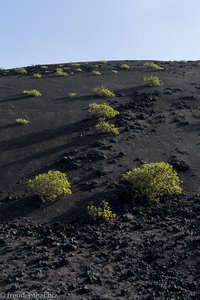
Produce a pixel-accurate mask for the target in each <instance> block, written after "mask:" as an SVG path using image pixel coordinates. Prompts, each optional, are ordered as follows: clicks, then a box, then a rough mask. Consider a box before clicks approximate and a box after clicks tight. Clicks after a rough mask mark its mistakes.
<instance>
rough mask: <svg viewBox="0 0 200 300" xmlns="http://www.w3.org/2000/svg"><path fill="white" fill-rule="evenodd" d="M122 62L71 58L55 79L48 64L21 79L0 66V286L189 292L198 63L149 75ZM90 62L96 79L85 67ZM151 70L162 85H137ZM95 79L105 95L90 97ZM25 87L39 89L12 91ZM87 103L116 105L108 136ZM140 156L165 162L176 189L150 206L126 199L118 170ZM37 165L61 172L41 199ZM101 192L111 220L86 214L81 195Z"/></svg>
mask: <svg viewBox="0 0 200 300" xmlns="http://www.w3.org/2000/svg"><path fill="white" fill-rule="evenodd" d="M122 63H124V62H120V61H117V62H107V63H103V62H99V63H96V62H95V63H87V64H86V63H82V64H81V66H80V67H81V68H82V72H77V71H76V69H77V67H76V66H74V65H71V64H63V66H64V68H65V67H68V68H69V69H70V71H73V72H74V74H71V75H69V76H67V77H55V76H54V72H55V68H56V67H58V65H49V66H48V69H47V70H45V69H42V68H41V66H32V67H28V68H27V70H28V75H16V74H15V72H14V71H13V70H9V71H7V72H5V71H0V178H1V179H0V255H1V258H0V292H4V293H9V292H10V293H13V294H17V293H18V294H19V293H23V292H37V293H42V292H45V291H49V292H50V293H51V292H53V293H55V294H56V295H57V299H59V300H61V299H63V300H64V299H70V300H71V299H72V300H76V299H77V300H88V299H91V300H105V299H107V300H112V299H117V300H122V299H125V300H126V299H128V300H143V299H146V300H155V299H156V300H165V299H166V300H172V299H174V300H179V299H180V300H187V299H192V300H197V299H200V290H199V288H200V281H199V280H200V278H199V277H200V271H199V270H200V236H199V228H200V220H199V214H200V184H199V183H200V172H199V169H200V151H199V148H200V140H199V132H200V131H199V130H200V80H199V79H200V65H199V62H198V61H195V62H192V61H189V62H187V63H184V62H158V63H159V65H160V66H162V67H163V68H164V70H163V71H153V70H151V69H147V68H145V67H144V66H143V64H144V62H143V61H126V62H125V63H127V64H129V66H130V69H129V70H122V69H121V68H120V65H121V64H122ZM96 64H98V65H99V68H98V70H99V71H100V72H101V73H102V75H101V76H94V75H92V70H94V69H96V67H95V65H96ZM112 69H117V70H118V73H117V74H113V73H112V71H111V70H112ZM34 73H40V74H43V77H42V78H41V79H35V78H33V77H32V75H33V74H34ZM151 75H158V76H159V77H160V78H161V80H162V81H163V85H162V86H161V87H145V86H144V85H143V78H144V76H151ZM99 85H105V86H107V87H108V88H110V89H112V90H114V92H115V93H116V97H115V98H112V99H105V98H98V97H97V96H96V95H95V94H94V92H93V89H94V88H95V87H97V86H99ZM33 88H35V89H38V90H39V91H40V92H41V93H42V97H35V98H34V97H25V96H24V95H23V94H22V91H23V90H25V89H33ZM69 92H75V93H77V96H76V97H74V98H70V97H68V93H69ZM92 102H97V103H103V102H107V103H108V104H110V105H111V106H112V107H114V108H116V109H117V110H119V112H120V116H119V118H117V119H116V120H115V124H116V125H117V126H118V127H119V130H120V134H119V136H117V137H112V136H109V135H101V134H98V133H97V132H96V130H95V121H94V120H93V119H92V118H91V117H90V116H89V114H88V111H87V109H88V105H89V104H90V103H92ZM17 118H28V119H30V121H31V123H30V124H29V125H27V126H20V125H17V124H16V123H15V120H16V119H17ZM141 160H144V161H147V162H152V161H153V162H155V161H166V162H171V163H172V164H173V165H174V167H175V168H176V169H177V171H178V173H179V175H180V177H181V180H182V186H183V188H184V194H183V195H181V196H179V197H171V198H167V197H166V198H164V199H162V201H161V203H160V204H159V205H152V204H150V203H149V201H148V200H147V199H142V200H141V199H140V200H138V199H136V198H134V197H133V196H132V191H131V190H130V188H129V186H128V185H125V183H123V182H122V180H121V176H122V174H123V173H124V172H125V171H127V170H128V169H130V168H133V167H136V166H139V165H140V162H141ZM48 170H60V171H62V172H66V173H67V175H68V178H69V180H70V182H71V183H72V190H73V195H71V196H69V197H66V198H63V199H61V200H60V201H58V202H56V203H54V204H52V205H49V206H46V205H44V204H42V203H41V201H40V199H38V198H37V197H36V196H34V195H32V193H31V191H30V190H29V188H28V187H27V180H28V179H30V178H33V177H34V176H35V175H37V174H39V173H42V172H46V171H48ZM104 199H106V200H107V201H109V202H110V204H111V205H112V208H113V210H114V211H115V212H116V213H117V215H118V217H117V219H116V220H115V221H111V222H110V223H108V224H105V223H101V222H92V221H91V220H90V219H89V218H88V216H87V213H86V207H87V205H88V203H90V202H91V201H93V202H94V203H99V202H100V201H102V200H104ZM0 295H1V294H0ZM2 297H4V296H3V294H2ZM4 298H5V297H4ZM4 298H2V299H4ZM5 299H6V298H5Z"/></svg>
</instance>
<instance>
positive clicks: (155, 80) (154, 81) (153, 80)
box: [144, 76, 162, 86]
mask: <svg viewBox="0 0 200 300" xmlns="http://www.w3.org/2000/svg"><path fill="white" fill-rule="evenodd" d="M144 84H145V85H147V86H161V85H162V81H161V80H160V79H159V77H158V76H150V77H144Z"/></svg>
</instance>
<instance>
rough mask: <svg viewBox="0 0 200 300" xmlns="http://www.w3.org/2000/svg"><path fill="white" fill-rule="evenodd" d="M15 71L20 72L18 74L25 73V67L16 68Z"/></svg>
mask: <svg viewBox="0 0 200 300" xmlns="http://www.w3.org/2000/svg"><path fill="white" fill-rule="evenodd" d="M15 73H17V74H20V75H26V74H27V71H26V69H25V68H16V69H15Z"/></svg>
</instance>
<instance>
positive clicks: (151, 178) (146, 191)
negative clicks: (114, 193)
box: [123, 162, 182, 203]
mask: <svg viewBox="0 0 200 300" xmlns="http://www.w3.org/2000/svg"><path fill="white" fill-rule="evenodd" d="M123 179H124V180H126V181H128V182H130V183H131V185H132V187H133V189H134V190H135V191H136V193H137V194H138V195H139V196H146V197H148V198H149V199H150V201H152V202H155V203H158V202H159V201H160V198H161V197H162V196H164V195H166V196H167V195H173V194H180V193H181V192H182V188H181V184H180V180H179V177H178V174H177V172H176V171H175V170H174V169H173V167H172V165H170V164H169V163H166V162H156V163H144V164H143V165H142V166H141V167H138V168H135V169H133V170H131V171H128V172H126V173H125V174H124V175H123Z"/></svg>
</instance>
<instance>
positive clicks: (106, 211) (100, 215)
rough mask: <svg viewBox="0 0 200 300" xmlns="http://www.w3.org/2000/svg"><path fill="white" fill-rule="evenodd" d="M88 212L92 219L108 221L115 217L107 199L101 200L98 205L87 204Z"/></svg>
mask: <svg viewBox="0 0 200 300" xmlns="http://www.w3.org/2000/svg"><path fill="white" fill-rule="evenodd" d="M87 210H88V214H89V216H90V217H91V218H92V219H93V220H95V221H96V220H98V219H100V220H104V221H106V222H108V221H109V220H112V219H115V218H116V216H117V215H116V214H115V213H113V211H112V209H111V207H110V205H109V203H108V202H107V201H105V200H104V201H102V202H101V205H100V206H98V207H97V206H95V205H89V206H88V207H87Z"/></svg>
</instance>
